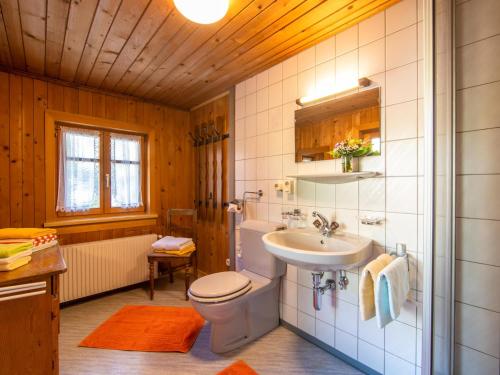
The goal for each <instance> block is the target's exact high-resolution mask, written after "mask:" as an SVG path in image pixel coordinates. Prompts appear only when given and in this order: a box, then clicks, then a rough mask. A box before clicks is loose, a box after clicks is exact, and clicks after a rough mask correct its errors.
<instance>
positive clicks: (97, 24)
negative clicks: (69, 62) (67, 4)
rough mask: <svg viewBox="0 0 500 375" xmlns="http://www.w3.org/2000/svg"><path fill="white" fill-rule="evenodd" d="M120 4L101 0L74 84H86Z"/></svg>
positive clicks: (115, 0)
mask: <svg viewBox="0 0 500 375" xmlns="http://www.w3.org/2000/svg"><path fill="white" fill-rule="evenodd" d="M121 2H122V0H101V1H100V2H99V5H98V7H97V10H96V13H95V16H94V21H93V22H92V26H91V27H90V32H89V34H88V37H87V42H86V43H85V48H84V49H83V53H82V57H81V59H80V63H79V66H78V70H77V72H76V77H75V80H76V82H80V83H85V82H87V79H88V78H89V74H90V71H91V70H92V67H93V66H94V63H95V60H96V59H97V55H98V54H99V51H100V50H101V47H102V44H103V43H104V39H105V38H106V36H107V35H108V31H109V28H110V27H111V24H112V23H113V21H114V19H115V16H116V13H117V12H118V9H119V8H120V4H121Z"/></svg>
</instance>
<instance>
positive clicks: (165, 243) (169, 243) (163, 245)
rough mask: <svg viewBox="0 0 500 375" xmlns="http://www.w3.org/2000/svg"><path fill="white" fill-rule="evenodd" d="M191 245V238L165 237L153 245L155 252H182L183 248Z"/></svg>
mask: <svg viewBox="0 0 500 375" xmlns="http://www.w3.org/2000/svg"><path fill="white" fill-rule="evenodd" d="M190 244H193V239H192V238H185V237H172V236H165V237H163V238H160V239H159V240H158V241H156V242H154V243H153V245H152V246H153V249H155V250H182V248H183V247H185V246H189V245H190Z"/></svg>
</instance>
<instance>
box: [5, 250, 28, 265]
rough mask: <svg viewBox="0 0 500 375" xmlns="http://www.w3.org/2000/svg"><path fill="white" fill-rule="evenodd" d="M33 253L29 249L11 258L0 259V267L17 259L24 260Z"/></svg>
mask: <svg viewBox="0 0 500 375" xmlns="http://www.w3.org/2000/svg"><path fill="white" fill-rule="evenodd" d="M32 253H33V251H32V250H31V249H29V250H25V251H21V252H20V253H17V254H16V255H12V256H11V257H8V258H0V265H2V264H10V263H13V262H15V261H16V260H18V259H19V258H24V257H29V256H30V255H31V254H32Z"/></svg>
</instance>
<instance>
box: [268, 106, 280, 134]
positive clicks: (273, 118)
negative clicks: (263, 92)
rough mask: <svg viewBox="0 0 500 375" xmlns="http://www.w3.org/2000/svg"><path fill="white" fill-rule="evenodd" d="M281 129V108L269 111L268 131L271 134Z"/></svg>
mask: <svg viewBox="0 0 500 375" xmlns="http://www.w3.org/2000/svg"><path fill="white" fill-rule="evenodd" d="M282 128H283V107H281V106H278V107H274V108H272V109H270V110H269V122H268V131H270V132H273V131H276V130H281V129H282Z"/></svg>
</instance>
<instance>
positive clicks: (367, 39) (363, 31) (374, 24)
mask: <svg viewBox="0 0 500 375" xmlns="http://www.w3.org/2000/svg"><path fill="white" fill-rule="evenodd" d="M384 36H385V12H380V13H377V14H375V15H374V16H372V17H370V18H368V19H366V20H364V21H362V22H360V24H359V45H360V46H364V45H365V44H368V43H371V42H373V41H375V40H377V39H380V38H383V37H384Z"/></svg>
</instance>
